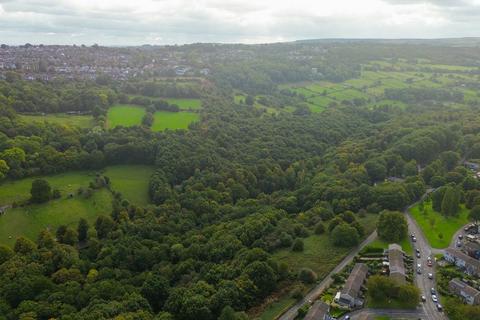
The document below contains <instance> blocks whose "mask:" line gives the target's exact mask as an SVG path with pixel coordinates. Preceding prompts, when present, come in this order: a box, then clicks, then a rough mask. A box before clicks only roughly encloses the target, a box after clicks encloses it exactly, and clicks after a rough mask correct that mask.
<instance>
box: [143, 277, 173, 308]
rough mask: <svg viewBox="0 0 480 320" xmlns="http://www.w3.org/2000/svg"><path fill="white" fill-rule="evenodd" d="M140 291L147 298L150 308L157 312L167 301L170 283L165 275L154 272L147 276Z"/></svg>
mask: <svg viewBox="0 0 480 320" xmlns="http://www.w3.org/2000/svg"><path fill="white" fill-rule="evenodd" d="M140 292H141V294H142V296H143V297H145V299H147V300H148V303H149V304H150V306H151V307H152V309H153V310H154V311H155V312H158V311H159V310H161V308H162V307H163V304H164V303H165V301H167V298H168V295H169V292H170V285H169V283H168V280H167V279H166V278H165V277H163V276H161V275H158V274H155V273H154V274H151V275H149V276H148V277H147V279H146V280H145V282H144V283H143V285H142V288H141V290H140Z"/></svg>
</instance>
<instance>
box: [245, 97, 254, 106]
mask: <svg viewBox="0 0 480 320" xmlns="http://www.w3.org/2000/svg"><path fill="white" fill-rule="evenodd" d="M254 103H255V98H254V97H252V96H251V95H248V96H247V97H246V98H245V104H246V105H247V106H253V104H254Z"/></svg>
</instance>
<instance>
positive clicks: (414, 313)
mask: <svg viewBox="0 0 480 320" xmlns="http://www.w3.org/2000/svg"><path fill="white" fill-rule="evenodd" d="M348 315H349V316H350V317H351V319H352V320H357V319H365V317H367V316H368V317H371V316H388V317H394V318H402V319H419V318H420V319H424V316H425V314H424V312H423V310H392V309H369V308H365V309H360V310H357V311H354V312H351V313H349V314H348ZM340 319H343V318H340Z"/></svg>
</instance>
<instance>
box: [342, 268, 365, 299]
mask: <svg viewBox="0 0 480 320" xmlns="http://www.w3.org/2000/svg"><path fill="white" fill-rule="evenodd" d="M367 272H368V267H367V265H366V264H363V263H357V264H355V266H354V267H353V270H352V272H351V273H350V276H349V277H348V279H347V282H346V283H345V285H344V286H343V289H342V294H348V295H350V296H351V297H357V296H358V293H359V291H360V288H361V287H362V284H363V281H364V280H365V277H366V276H367Z"/></svg>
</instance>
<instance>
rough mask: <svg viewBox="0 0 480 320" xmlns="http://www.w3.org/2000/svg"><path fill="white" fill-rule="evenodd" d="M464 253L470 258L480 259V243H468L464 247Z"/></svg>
mask: <svg viewBox="0 0 480 320" xmlns="http://www.w3.org/2000/svg"><path fill="white" fill-rule="evenodd" d="M463 251H465V253H466V254H468V255H469V256H470V257H472V258H475V259H480V243H478V242H477V241H468V242H465V244H464V245H463Z"/></svg>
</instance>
